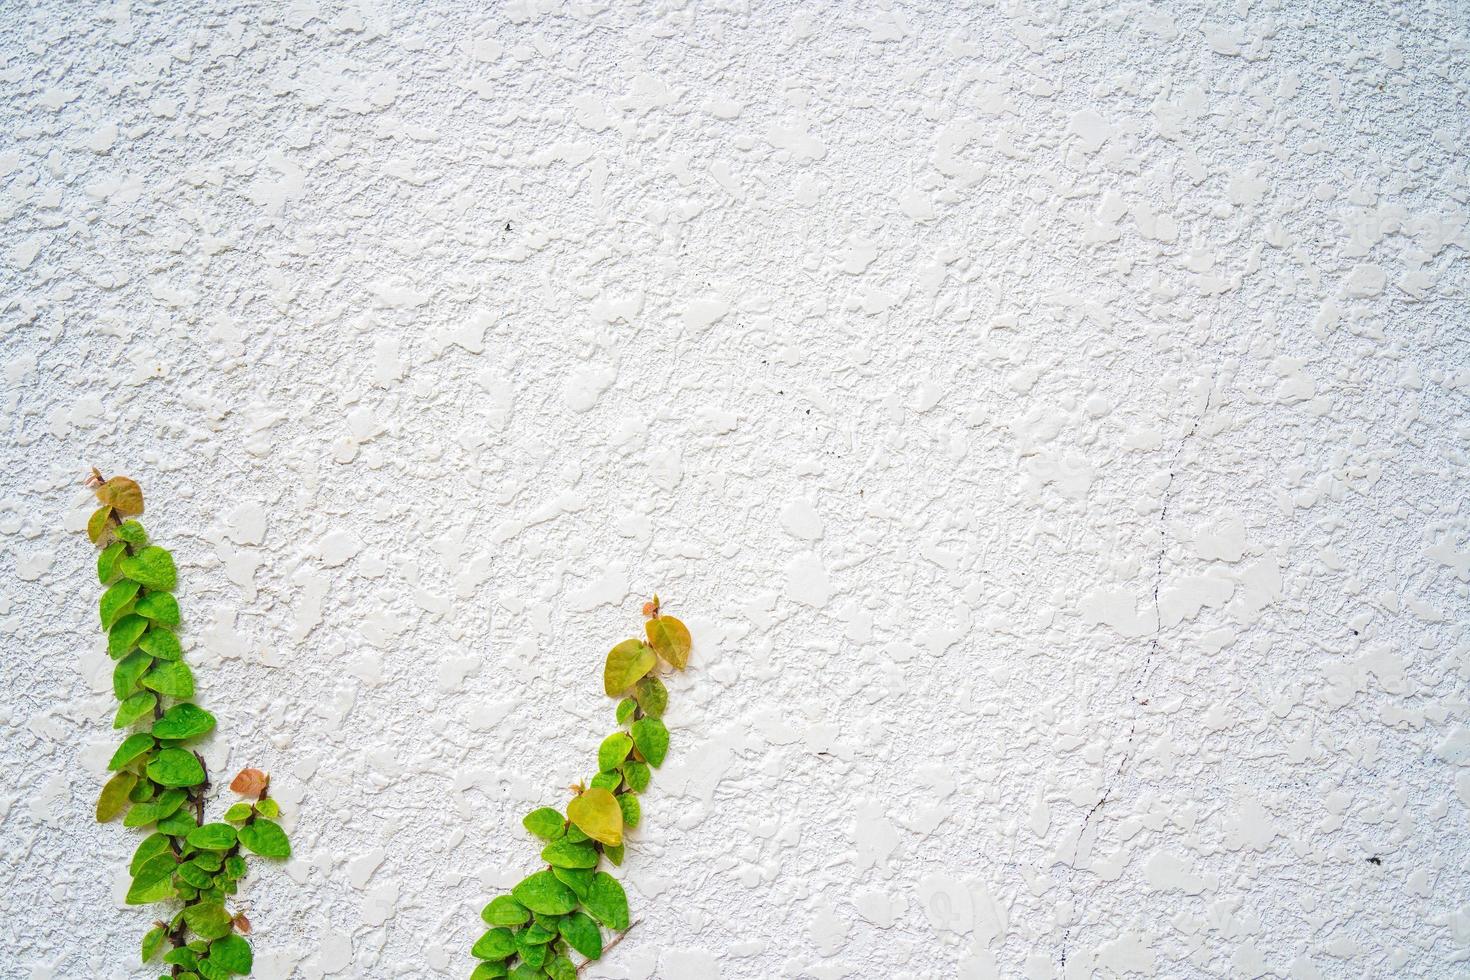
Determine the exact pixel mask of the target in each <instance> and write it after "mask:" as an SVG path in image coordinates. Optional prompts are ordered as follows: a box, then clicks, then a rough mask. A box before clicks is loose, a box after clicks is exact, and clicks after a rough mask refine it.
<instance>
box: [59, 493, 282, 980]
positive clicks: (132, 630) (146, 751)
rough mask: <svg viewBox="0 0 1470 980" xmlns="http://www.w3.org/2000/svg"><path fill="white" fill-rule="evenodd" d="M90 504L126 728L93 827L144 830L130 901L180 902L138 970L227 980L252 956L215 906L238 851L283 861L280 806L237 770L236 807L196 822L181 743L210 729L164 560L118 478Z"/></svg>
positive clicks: (237, 922)
mask: <svg viewBox="0 0 1470 980" xmlns="http://www.w3.org/2000/svg"><path fill="white" fill-rule="evenodd" d="M90 483H91V485H92V487H93V489H94V490H95V492H96V494H97V500H98V502H99V503H100V504H101V506H100V507H98V508H97V510H96V512H95V513H94V514H93V515H92V518H91V520H89V521H88V522H87V535H88V536H89V537H90V538H91V539H92V542H93V543H94V544H96V545H97V546H98V547H100V548H101V549H102V552H101V553H100V554H99V555H98V556H97V578H98V579H100V580H101V582H102V584H103V585H105V586H107V589H106V591H104V592H103V593H102V599H101V602H100V603H99V606H98V611H99V613H100V615H101V618H102V628H103V629H104V630H106V631H107V653H108V655H109V656H111V657H112V659H113V660H114V661H116V666H115V667H114V668H113V673H112V689H113V693H114V694H116V695H117V699H118V701H120V702H121V705H120V706H119V707H118V710H117V714H116V716H115V717H114V719H113V723H112V727H113V728H118V729H131V732H130V734H129V735H128V736H127V737H126V738H124V739H123V741H122V744H121V745H119V746H118V748H117V751H116V752H114V753H113V756H112V761H111V762H109V763H108V766H107V768H108V769H109V770H111V771H112V772H113V776H112V778H111V779H109V780H108V781H107V784H106V785H105V786H103V787H102V795H101V796H100V797H99V798H98V800H97V819H98V820H99V821H103V822H106V821H109V820H115V819H116V818H118V817H122V818H123V825H124V826H127V827H151V828H152V831H153V832H152V833H150V834H149V835H148V836H147V837H145V838H143V840H142V842H141V843H139V844H138V848H137V850H136V851H135V852H134V854H133V860H132V863H131V864H130V865H129V867H128V870H129V872H130V873H131V875H132V879H133V881H132V885H131V887H129V889H128V893H127V903H128V904H129V905H148V904H151V903H153V902H163V901H174V900H176V901H179V902H181V903H182V907H181V908H179V909H178V910H177V911H176V912H175V913H174V914H173V915H172V916H171V917H170V918H168V919H167V920H166V921H165V920H160V921H158V922H156V923H154V925H153V928H152V929H150V930H148V932H147V934H146V935H144V937H143V949H142V953H143V962H144V963H148V962H150V961H152V960H154V959H157V958H158V957H160V956H161V957H162V961H163V963H165V964H166V965H167V966H168V968H169V972H168V973H165V974H163V975H162V976H161V977H160V980H167V978H180V980H227V978H229V977H231V976H239V975H244V974H248V973H249V972H250V968H251V961H252V959H253V954H252V952H251V949H250V943H249V942H247V941H246V940H245V937H244V934H245V933H248V932H249V931H250V921H249V920H248V919H246V918H245V916H244V915H242V914H238V913H234V912H230V911H228V910H226V908H225V904H226V902H227V900H228V898H229V896H232V895H234V894H235V892H236V890H237V888H238V882H239V880H240V879H241V878H242V877H243V876H244V875H245V859H244V857H243V856H242V851H248V852H251V853H254V854H259V855H261V856H263V857H272V858H284V857H289V856H290V854H291V845H290V844H289V843H288V842H287V840H286V834H285V832H284V831H283V830H281V827H280V825H279V824H277V823H276V822H275V821H276V818H277V817H279V816H280V815H281V808H280V806H279V805H278V804H277V803H276V801H275V800H273V799H271V798H270V796H269V795H267V792H268V790H269V788H270V778H269V777H268V776H266V774H265V773H263V772H261V771H260V770H258V769H245V770H243V771H242V772H241V773H240V774H239V775H238V776H236V777H235V780H234V782H232V783H231V784H230V788H231V789H233V790H234V791H235V792H237V793H239V794H240V795H241V796H243V797H245V800H244V801H242V802H239V803H236V804H234V805H233V806H231V807H230V808H229V809H228V810H227V811H225V815H224V820H223V821H220V822H216V823H205V822H204V794H205V791H206V790H208V789H209V776H208V774H207V773H206V771H205V768H204V759H203V757H202V756H200V755H199V753H197V752H195V751H194V750H193V749H192V748H190V747H189V743H190V742H192V741H193V740H194V739H197V738H200V737H202V736H204V735H207V734H209V733H210V732H211V731H213V730H214V725H215V720H214V716H213V715H211V714H210V713H209V712H208V711H205V710H204V709H203V708H201V707H199V706H198V705H196V704H194V703H193V701H192V700H191V699H192V698H193V697H194V675H193V673H191V672H190V670H189V666H188V664H186V663H185V662H184V658H183V648H182V646H181V645H180V644H179V640H178V636H177V633H176V632H175V631H176V630H177V629H178V628H179V623H180V615H179V604H178V602H176V601H175V600H174V597H173V590H174V585H175V581H176V579H177V575H176V570H175V567H174V559H173V556H172V555H171V554H169V553H168V552H167V551H166V550H164V549H163V548H160V547H158V546H157V545H153V544H149V543H148V535H147V533H145V532H144V530H143V525H141V524H139V523H138V522H137V521H136V520H135V519H134V518H136V517H137V516H138V515H139V514H141V513H143V491H142V490H141V489H140V488H139V487H138V484H137V483H135V482H133V481H132V480H130V479H128V478H127V477H125V476H115V477H113V478H112V479H110V480H104V479H103V478H102V474H100V473H98V472H97V471H96V470H93V471H92V480H91V481H90Z"/></svg>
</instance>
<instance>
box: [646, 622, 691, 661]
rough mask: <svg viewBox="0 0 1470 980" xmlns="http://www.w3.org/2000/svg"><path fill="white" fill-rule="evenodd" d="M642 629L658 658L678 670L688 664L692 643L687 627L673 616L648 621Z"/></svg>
mask: <svg viewBox="0 0 1470 980" xmlns="http://www.w3.org/2000/svg"><path fill="white" fill-rule="evenodd" d="M643 627H644V630H645V631H646V632H647V633H648V642H649V643H650V644H652V645H653V649H654V651H655V652H657V653H658V655H659V656H660V657H662V658H663V659H664V660H666V661H667V662H668V663H669V664H670V665H672V666H674V667H676V668H678V669H679V670H683V669H684V668H685V667H686V666H687V665H688V664H689V649H690V647H691V646H693V643H694V641H693V639H691V638H690V636H689V627H687V626H685V625H684V624H683V623H681V622H679V620H677V619H675V618H674V617H673V616H660V617H659V618H658V619H650V620H649V621H648V622H647V623H644V624H643Z"/></svg>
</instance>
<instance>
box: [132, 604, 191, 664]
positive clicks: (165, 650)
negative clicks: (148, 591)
mask: <svg viewBox="0 0 1470 980" xmlns="http://www.w3.org/2000/svg"><path fill="white" fill-rule="evenodd" d="M159 594H161V595H167V594H168V593H166V592H165V593H159ZM134 608H135V610H136V607H134ZM137 618H139V619H142V618H143V617H141V616H139V617H137ZM145 622H146V620H145ZM138 646H140V647H142V648H143V652H144V653H146V654H148V656H150V657H157V658H158V659H159V660H178V659H180V658H181V657H183V655H184V648H183V647H181V646H179V638H178V637H177V636H174V635H173V634H172V633H170V632H169V631H168V630H166V629H154V630H149V631H148V632H147V633H145V634H143V636H142V637H140V638H139V640H138Z"/></svg>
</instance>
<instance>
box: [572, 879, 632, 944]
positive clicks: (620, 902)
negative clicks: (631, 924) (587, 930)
mask: <svg viewBox="0 0 1470 980" xmlns="http://www.w3.org/2000/svg"><path fill="white" fill-rule="evenodd" d="M582 904H583V905H585V906H587V911H588V912H591V913H592V915H593V916H594V917H595V918H596V919H597V921H598V922H601V923H602V924H603V925H605V926H607V927H608V928H609V929H611V930H612V931H613V932H622V931H623V930H624V929H627V928H628V895H627V893H626V892H624V891H623V886H622V885H620V884H618V880H617V879H616V878H614V877H613V876H612V875H610V874H608V873H607V872H606V871H599V872H597V875H596V877H594V878H593V879H592V886H591V887H590V888H588V889H587V894H586V896H584V897H583V899H582Z"/></svg>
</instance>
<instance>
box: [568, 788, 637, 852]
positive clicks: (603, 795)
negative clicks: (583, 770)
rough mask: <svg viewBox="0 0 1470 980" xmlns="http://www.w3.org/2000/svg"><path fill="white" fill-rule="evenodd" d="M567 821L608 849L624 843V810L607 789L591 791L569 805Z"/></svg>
mask: <svg viewBox="0 0 1470 980" xmlns="http://www.w3.org/2000/svg"><path fill="white" fill-rule="evenodd" d="M567 819H568V820H570V821H571V822H572V823H574V824H576V825H577V828H578V829H579V830H581V831H582V833H584V834H586V835H587V836H588V837H591V838H592V839H593V840H595V841H600V842H601V843H603V844H606V845H607V846H608V847H617V846H618V845H620V844H622V843H623V808H622V807H620V806H618V798H617V797H616V796H613V795H612V793H610V792H608V791H607V790H605V789H595V788H594V789H589V790H588V791H587V792H585V793H583V794H582V795H581V796H579V797H577V798H576V799H575V800H573V801H572V802H570V803H568V804H567Z"/></svg>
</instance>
